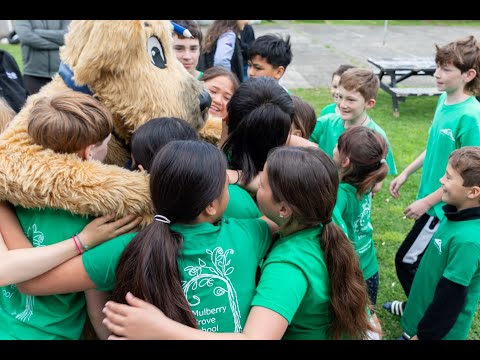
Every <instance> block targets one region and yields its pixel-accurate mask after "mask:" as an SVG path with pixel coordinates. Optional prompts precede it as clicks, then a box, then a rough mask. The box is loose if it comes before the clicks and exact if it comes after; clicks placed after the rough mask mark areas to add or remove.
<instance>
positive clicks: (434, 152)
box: [417, 93, 480, 219]
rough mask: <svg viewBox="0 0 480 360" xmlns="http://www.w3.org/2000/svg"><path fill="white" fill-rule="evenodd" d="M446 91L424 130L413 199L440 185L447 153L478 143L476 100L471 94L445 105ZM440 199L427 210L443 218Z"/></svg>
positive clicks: (478, 107) (479, 116)
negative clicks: (422, 154) (419, 174)
mask: <svg viewBox="0 0 480 360" xmlns="http://www.w3.org/2000/svg"><path fill="white" fill-rule="evenodd" d="M446 96H447V95H446V93H443V94H442V95H441V96H440V99H439V100H438V105H437V108H436V110H435V115H434V118H433V123H432V126H431V127H430V130H429V133H428V141H427V152H426V154H425V160H424V162H423V169H422V179H421V180H420V187H419V189H418V194H417V199H422V198H424V197H425V196H428V195H430V194H431V193H433V192H434V191H436V190H438V188H439V187H440V182H439V181H440V179H441V177H442V176H443V175H444V174H445V170H446V168H447V164H448V156H449V155H450V153H451V152H452V151H453V150H456V149H460V148H461V147H463V146H480V103H479V102H478V101H477V99H476V98H475V97H473V96H472V97H469V98H468V99H467V100H465V101H463V102H461V103H458V104H453V105H445V99H446ZM444 205H445V203H444V202H443V201H440V202H439V203H437V204H436V205H434V206H432V207H431V208H430V209H429V210H428V211H427V213H428V214H429V215H430V216H436V217H438V218H439V219H442V218H443V216H444V215H443V211H442V207H443V206H444Z"/></svg>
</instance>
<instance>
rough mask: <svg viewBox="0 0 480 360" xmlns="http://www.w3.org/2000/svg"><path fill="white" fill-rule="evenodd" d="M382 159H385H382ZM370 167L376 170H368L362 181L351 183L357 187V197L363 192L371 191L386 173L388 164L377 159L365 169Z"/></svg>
mask: <svg viewBox="0 0 480 360" xmlns="http://www.w3.org/2000/svg"><path fill="white" fill-rule="evenodd" d="M382 160H383V161H385V160H384V159H382ZM371 167H373V168H376V170H371V171H369V172H368V173H367V175H366V176H365V177H364V179H363V180H362V181H360V182H359V183H357V184H353V185H354V186H355V187H356V188H357V197H358V198H360V197H361V196H362V195H363V194H365V193H367V192H370V191H372V189H373V187H374V186H375V185H376V184H378V183H379V182H381V181H383V180H384V179H385V178H386V177H387V175H388V165H387V163H386V162H382V161H377V162H375V163H374V164H373V165H370V166H368V167H367V169H369V168H371ZM367 171H368V170H367Z"/></svg>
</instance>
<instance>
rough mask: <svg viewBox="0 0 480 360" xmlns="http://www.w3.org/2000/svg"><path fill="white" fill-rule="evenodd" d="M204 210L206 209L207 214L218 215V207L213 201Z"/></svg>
mask: <svg viewBox="0 0 480 360" xmlns="http://www.w3.org/2000/svg"><path fill="white" fill-rule="evenodd" d="M203 211H205V214H206V215H207V216H215V215H217V207H216V206H215V205H214V203H213V202H212V203H210V204H208V206H207V207H206V208H205V210H203Z"/></svg>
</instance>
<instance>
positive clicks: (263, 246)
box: [229, 219, 272, 263]
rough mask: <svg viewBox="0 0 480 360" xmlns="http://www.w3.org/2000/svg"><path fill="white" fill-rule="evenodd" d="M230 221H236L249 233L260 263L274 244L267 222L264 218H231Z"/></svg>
mask: <svg viewBox="0 0 480 360" xmlns="http://www.w3.org/2000/svg"><path fill="white" fill-rule="evenodd" d="M229 221H230V222H231V223H234V222H236V223H237V224H238V226H241V227H242V228H243V229H244V231H245V232H246V233H247V234H249V236H250V237H251V239H252V243H253V249H254V251H255V252H256V253H255V255H256V257H257V262H258V263H260V261H261V260H262V259H263V258H264V257H265V256H266V254H267V251H268V249H270V245H271V244H272V233H271V231H270V228H269V226H268V224H267V222H266V221H264V220H262V219H229ZM252 255H253V254H252Z"/></svg>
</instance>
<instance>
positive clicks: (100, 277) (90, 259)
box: [82, 233, 137, 291]
mask: <svg viewBox="0 0 480 360" xmlns="http://www.w3.org/2000/svg"><path fill="white" fill-rule="evenodd" d="M136 234H137V233H128V234H124V235H121V236H119V237H116V238H115V239H112V240H110V241H107V242H105V243H103V244H102V245H99V246H97V247H94V248H93V249H91V250H89V251H87V252H86V253H84V254H83V255H82V261H83V266H84V267H85V270H86V271H87V274H88V276H89V277H90V279H91V280H92V281H93V282H94V283H95V285H96V286H97V289H98V290H102V291H109V290H112V289H113V285H114V283H115V270H116V269H117V265H118V261H119V260H120V256H121V255H122V253H123V250H125V247H126V246H127V245H128V243H129V242H130V241H131V240H132V239H133V238H134V237H135V235H136Z"/></svg>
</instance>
